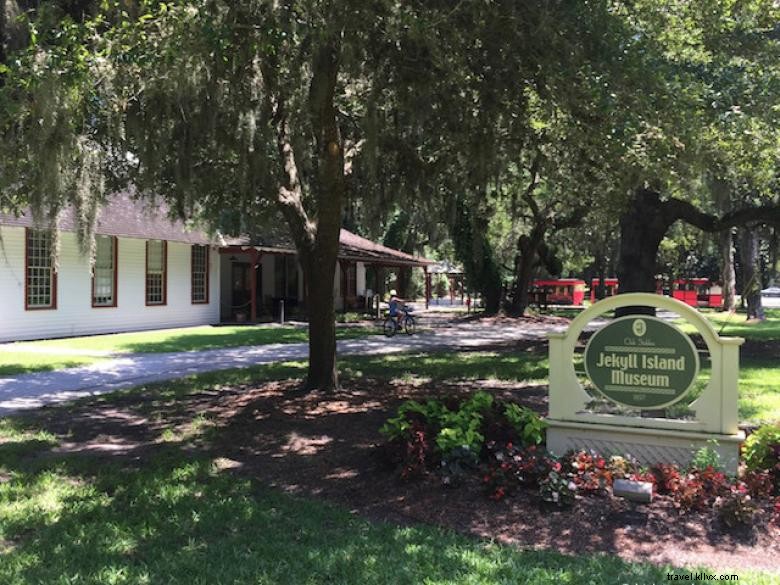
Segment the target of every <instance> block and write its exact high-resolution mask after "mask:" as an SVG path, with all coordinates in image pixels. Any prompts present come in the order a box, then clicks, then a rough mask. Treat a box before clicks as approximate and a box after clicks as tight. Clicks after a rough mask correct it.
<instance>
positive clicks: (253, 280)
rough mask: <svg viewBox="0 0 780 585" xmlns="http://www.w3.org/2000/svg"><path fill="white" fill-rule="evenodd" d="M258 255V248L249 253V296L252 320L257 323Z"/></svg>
mask: <svg viewBox="0 0 780 585" xmlns="http://www.w3.org/2000/svg"><path fill="white" fill-rule="evenodd" d="M258 257H259V255H258V253H257V249H256V248H252V251H251V252H250V253H249V260H250V277H249V295H250V299H249V301H250V305H249V306H250V320H251V321H252V323H257V263H258Z"/></svg>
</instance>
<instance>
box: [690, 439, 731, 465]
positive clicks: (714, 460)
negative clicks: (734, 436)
mask: <svg viewBox="0 0 780 585" xmlns="http://www.w3.org/2000/svg"><path fill="white" fill-rule="evenodd" d="M707 443H708V444H707V446H706V447H702V448H701V449H699V450H698V451H696V453H694V455H693V459H691V464H690V466H689V467H690V469H696V470H699V471H703V470H705V469H707V468H711V469H716V470H719V471H721V470H723V463H722V462H721V460H720V453H718V452H717V451H716V450H715V447H717V446H718V442H717V441H715V440H712V441H708V442H707Z"/></svg>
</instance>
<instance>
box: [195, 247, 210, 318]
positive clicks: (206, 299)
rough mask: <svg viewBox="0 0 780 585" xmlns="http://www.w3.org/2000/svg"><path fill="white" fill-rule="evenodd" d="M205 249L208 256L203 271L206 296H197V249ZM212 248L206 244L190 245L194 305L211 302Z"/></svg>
mask: <svg viewBox="0 0 780 585" xmlns="http://www.w3.org/2000/svg"><path fill="white" fill-rule="evenodd" d="M196 248H199V249H201V248H202V249H203V250H204V251H205V254H206V257H205V258H204V271H203V293H204V295H205V296H204V298H202V299H196V298H195V249H196ZM210 264H211V249H210V248H209V246H208V245H205V244H192V245H191V246H190V302H191V303H192V304H193V305H208V304H209V277H210V274H209V273H210V272H211V267H210Z"/></svg>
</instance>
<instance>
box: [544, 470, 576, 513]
mask: <svg viewBox="0 0 780 585" xmlns="http://www.w3.org/2000/svg"><path fill="white" fill-rule="evenodd" d="M558 467H559V468H558V469H552V470H550V472H549V473H548V474H547V476H546V477H545V478H544V479H542V481H541V482H540V484H539V495H540V496H541V497H542V499H543V500H544V501H545V502H550V503H552V504H555V505H556V506H571V505H572V504H573V503H574V500H575V498H576V497H577V485H576V484H575V483H574V478H573V477H572V476H571V474H569V473H563V472H562V471H561V470H560V466H558Z"/></svg>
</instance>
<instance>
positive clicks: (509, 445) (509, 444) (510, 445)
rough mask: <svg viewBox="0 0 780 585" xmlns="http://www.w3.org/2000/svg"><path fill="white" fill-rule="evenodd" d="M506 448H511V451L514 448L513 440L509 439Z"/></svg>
mask: <svg viewBox="0 0 780 585" xmlns="http://www.w3.org/2000/svg"><path fill="white" fill-rule="evenodd" d="M506 448H507V449H509V450H510V451H511V449H512V441H509V442H508V443H507V444H506Z"/></svg>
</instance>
